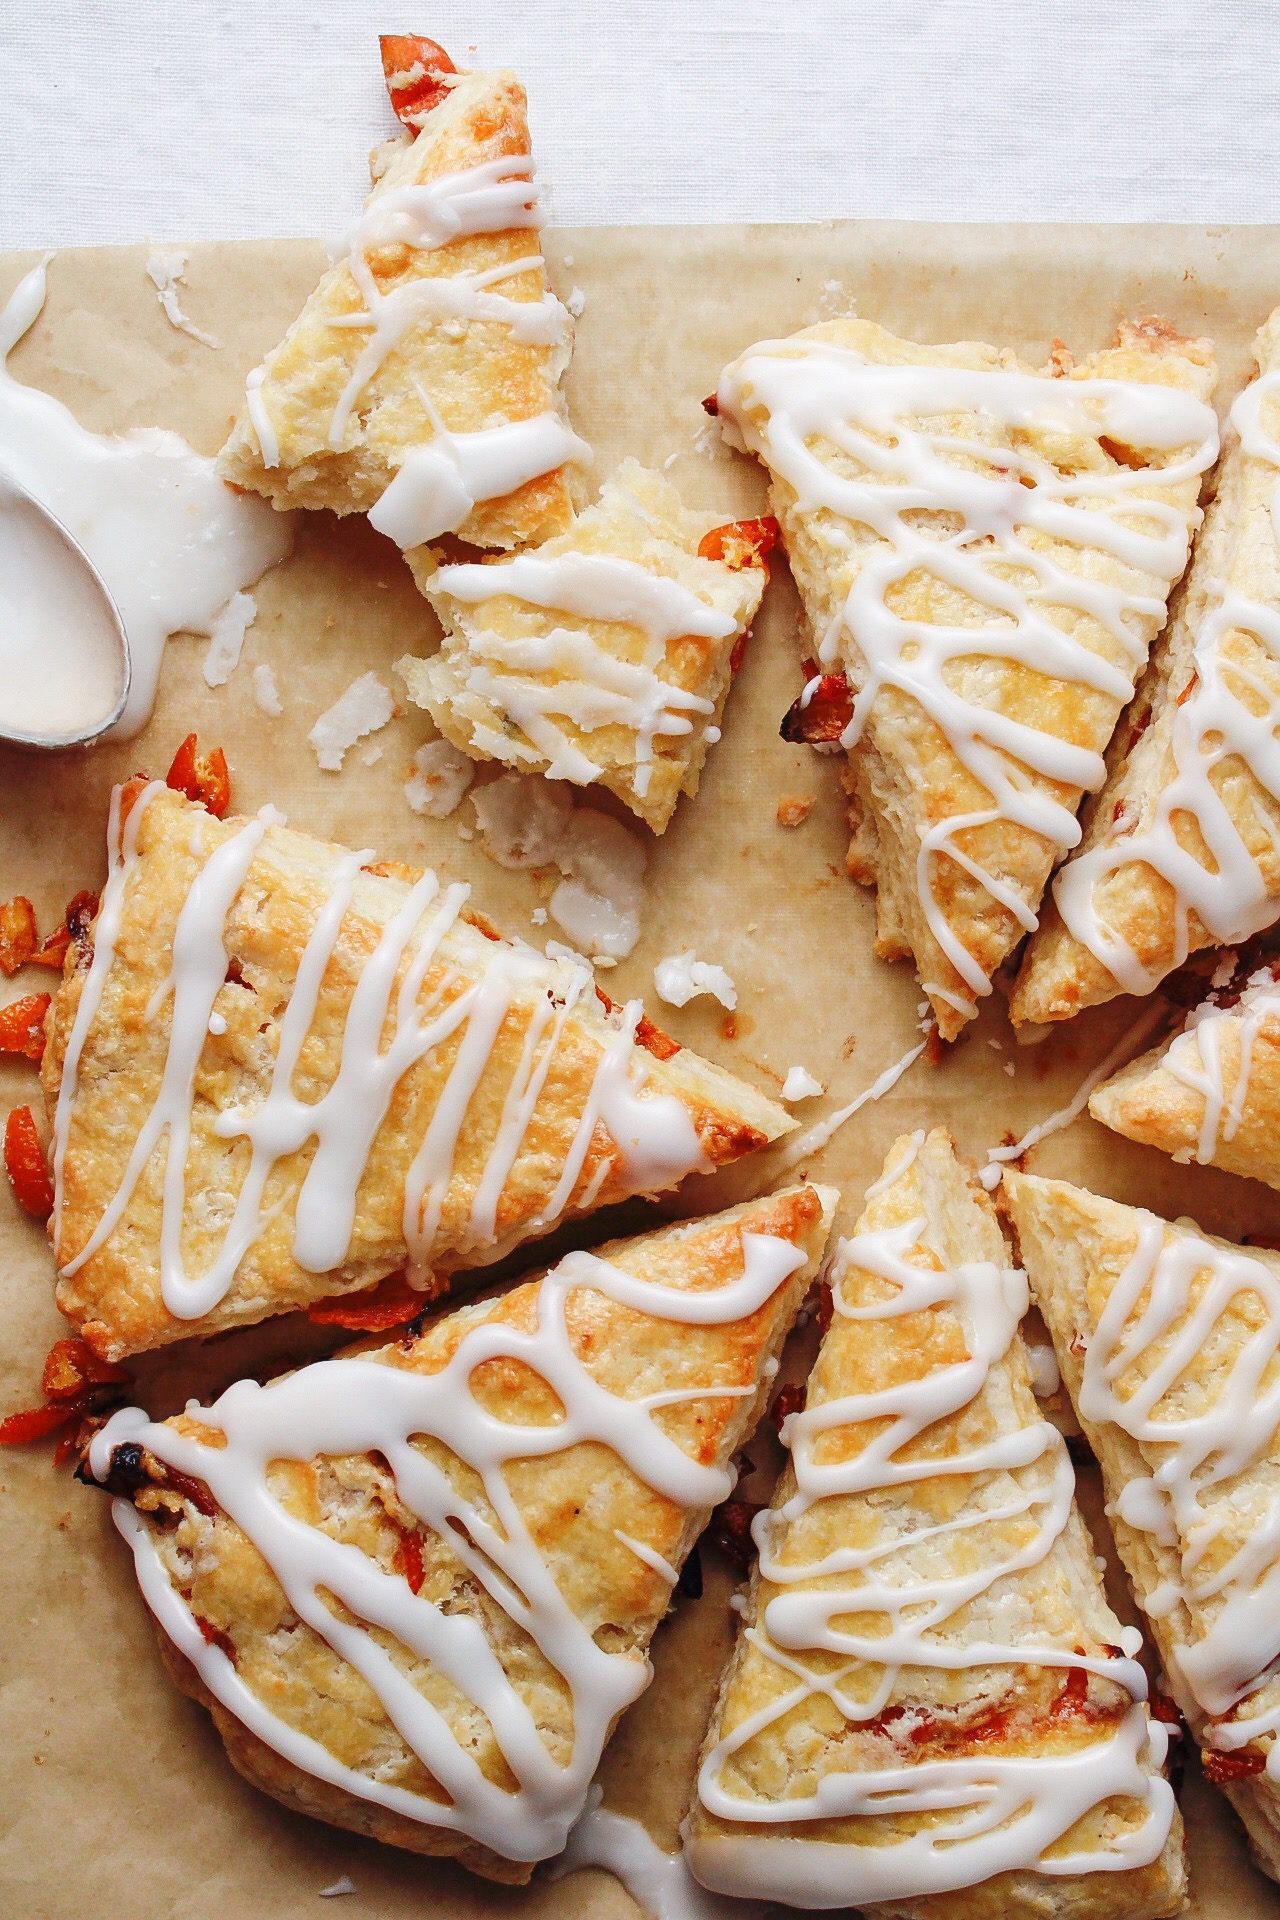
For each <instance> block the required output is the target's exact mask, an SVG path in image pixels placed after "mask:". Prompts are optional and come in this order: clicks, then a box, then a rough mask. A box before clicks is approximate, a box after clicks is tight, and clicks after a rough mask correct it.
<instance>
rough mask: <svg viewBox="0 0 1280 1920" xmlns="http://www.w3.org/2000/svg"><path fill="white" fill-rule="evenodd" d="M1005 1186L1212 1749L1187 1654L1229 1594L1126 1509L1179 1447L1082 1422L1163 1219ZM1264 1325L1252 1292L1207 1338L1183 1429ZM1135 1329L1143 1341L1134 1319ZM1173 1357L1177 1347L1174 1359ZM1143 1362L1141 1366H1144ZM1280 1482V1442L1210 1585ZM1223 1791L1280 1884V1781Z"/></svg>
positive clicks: (1187, 1226) (1191, 1720)
mask: <svg viewBox="0 0 1280 1920" xmlns="http://www.w3.org/2000/svg"><path fill="white" fill-rule="evenodd" d="M1003 1185H1004V1192H1005V1194H1006V1196H1007V1201H1008V1209H1009V1213H1010V1216H1011V1219H1012V1222H1013V1226H1014V1228H1015V1231H1016V1234H1017V1240H1018V1247H1019V1252H1020V1257H1021V1259H1022V1262H1023V1265H1024V1266H1025V1268H1026V1270H1027V1277H1028V1279H1029V1280H1030V1282H1031V1287H1032V1291H1033V1294H1034V1296H1035V1300H1036V1304H1037V1306H1038V1307H1039V1308H1040V1311H1041V1313H1042V1314H1043V1315H1044V1319H1045V1323H1046V1325H1047V1326H1048V1328H1049V1332H1050V1334H1051V1335H1052V1338H1053V1344H1054V1349H1055V1351H1056V1353H1057V1356H1058V1365H1059V1367H1060V1368H1061V1371H1062V1378H1063V1380H1064V1382H1065V1383H1066V1386H1067V1388H1068V1391H1069V1392H1070V1394H1071V1400H1072V1404H1073V1406H1074V1407H1075V1409H1076V1414H1077V1417H1078V1418H1079V1420H1080V1425H1081V1428H1082V1429H1083V1431H1084V1434H1085V1437H1086V1439H1087V1440H1088V1442H1089V1445H1090V1447H1091V1448H1092V1450H1093V1452H1094V1454H1095V1455H1096V1457H1097V1460H1098V1464H1099V1466H1100V1467H1101V1469H1102V1478H1103V1484H1104V1486H1105V1488H1106V1493H1107V1500H1108V1508H1107V1512H1108V1518H1109V1519H1110V1522H1111V1530H1112V1533H1113V1535H1114V1536H1115V1543H1116V1548H1117V1551H1118V1552H1119V1555H1120V1559H1121V1561H1122V1562H1123V1564H1124V1568H1125V1571H1126V1572H1127V1574H1128V1576H1129V1580H1130V1583H1131V1585H1132V1587H1133V1591H1134V1596H1135V1598H1136V1599H1137V1602H1138V1604H1139V1606H1140V1607H1141V1608H1142V1609H1143V1612H1144V1613H1145V1614H1146V1616H1147V1622H1148V1625H1149V1628H1150V1631H1151V1634H1152V1636H1153V1638H1154V1640H1155V1642H1156V1645H1157V1647H1158V1648H1159V1650H1160V1655H1161V1658H1162V1660H1163V1662H1164V1666H1165V1670H1166V1673H1167V1675H1168V1679H1169V1684H1170V1687H1171V1688H1172V1690H1173V1692H1174V1694H1175V1697H1176V1698H1177V1702H1178V1706H1179V1708H1180V1709H1181V1711H1182V1713H1183V1716H1184V1717H1185V1719H1186V1720H1187V1722H1188V1725H1189V1726H1190V1728H1191V1731H1192V1733H1193V1734H1194V1735H1195V1736H1196V1738H1197V1739H1200V1740H1203V1734H1204V1729H1205V1724H1206V1717H1205V1714H1204V1711H1203V1710H1202V1709H1201V1708H1200V1707H1199V1705H1198V1704H1197V1702H1196V1700H1195V1698H1194V1696H1193V1695H1192V1694H1191V1692H1190V1691H1189V1689H1188V1688H1187V1686H1185V1685H1184V1684H1182V1682H1181V1681H1180V1677H1179V1673H1180V1669H1179V1653H1180V1651H1181V1650H1183V1649H1185V1648H1188V1647H1190V1646H1192V1645H1194V1643H1195V1642H1196V1641H1198V1640H1200V1639H1201V1638H1203V1636H1204V1635H1205V1633H1206V1631H1207V1627H1208V1624H1209V1622H1210V1621H1211V1619H1212V1618H1213V1616H1214V1614H1215V1613H1216V1610H1217V1606H1218V1605H1219V1604H1221V1595H1219V1596H1218V1598H1217V1600H1216V1601H1211V1602H1210V1603H1209V1607H1208V1610H1206V1608H1205V1605H1204V1604H1203V1603H1201V1602H1199V1601H1197V1600H1196V1599H1195V1598H1194V1597H1193V1596H1190V1595H1188V1594H1187V1593H1186V1591H1185V1588H1184V1587H1183V1585H1182V1577H1183V1567H1184V1554H1186V1555H1188V1562H1189V1563H1191V1564H1194V1562H1193V1561H1192V1560H1191V1550H1190V1549H1189V1548H1188V1544H1187V1543H1186V1542H1185V1541H1171V1542H1168V1543H1166V1542H1165V1541H1163V1540H1161V1539H1160V1538H1158V1537H1157V1535H1156V1534H1155V1533H1152V1532H1149V1531H1147V1530H1146V1529H1145V1528H1143V1529H1139V1528H1137V1527H1135V1526H1132V1525H1130V1524H1129V1523H1128V1522H1127V1521H1126V1520H1125V1518H1124V1517H1123V1515H1122V1514H1121V1513H1119V1512H1117V1511H1116V1510H1115V1508H1116V1502H1117V1501H1118V1500H1119V1499H1120V1497H1121V1495H1122V1493H1123V1491H1124V1490H1125V1489H1126V1488H1127V1487H1129V1486H1131V1485H1132V1484H1133V1483H1135V1482H1142V1481H1146V1480H1149V1479H1150V1477H1151V1475H1152V1474H1153V1472H1155V1470H1156V1469H1157V1468H1158V1467H1159V1465H1160V1462H1161V1456H1162V1455H1163V1454H1165V1453H1167V1452H1168V1449H1167V1448H1161V1447H1156V1446H1154V1445H1151V1446H1148V1445H1146V1444H1144V1443H1142V1442H1139V1441H1138V1440H1136V1439H1135V1438H1134V1437H1133V1436H1132V1435H1131V1434H1129V1433H1127V1432H1126V1431H1125V1430H1124V1428H1122V1427H1120V1426H1119V1425H1117V1424H1115V1423H1114V1422H1112V1421H1107V1422H1106V1423H1105V1424H1102V1425H1099V1424H1098V1423H1097V1422H1096V1421H1092V1420H1088V1419H1086V1418H1085V1417H1084V1415H1083V1414H1082V1413H1081V1412H1080V1387H1081V1382H1082V1380H1083V1378H1084V1357H1085V1352H1086V1350H1087V1347H1088V1344H1089V1342H1090V1341H1091V1339H1092V1338H1093V1337H1094V1336H1095V1334H1096V1332H1097V1327H1098V1320H1099V1316H1100V1315H1101V1314H1102V1312H1103V1310H1104V1309H1105V1307H1106V1305H1107V1303H1108V1301H1109V1299H1110V1298H1111V1293H1112V1289H1113V1288H1114V1286H1115V1284H1116V1282H1117V1280H1118V1278H1119V1276H1120V1275H1121V1273H1122V1272H1123V1271H1124V1268H1125V1266H1126V1265H1127V1263H1128V1261H1129V1260H1130V1259H1131V1257H1132V1256H1133V1254H1134V1251H1135V1249H1136V1247H1137V1244H1138V1235H1139V1232H1140V1231H1141V1230H1142V1229H1143V1228H1144V1227H1146V1226H1149V1224H1150V1222H1151V1221H1152V1219H1153V1216H1152V1215H1150V1214H1147V1213H1144V1212H1141V1211H1140V1210H1139V1209H1137V1208H1135V1207H1126V1206H1122V1205H1120V1204H1119V1202H1117V1201H1114V1200H1106V1199H1103V1198H1101V1197H1100V1196H1099V1195H1097V1194H1093V1193H1087V1192H1085V1191H1084V1190H1083V1189H1082V1188H1080V1187H1073V1186H1070V1185H1069V1184H1068V1183H1067V1182H1066V1181H1062V1180H1044V1179H1041V1178H1039V1177H1037V1176H1035V1175H1032V1174H1022V1173H1014V1172H1012V1171H1007V1172H1006V1173H1005V1176H1004V1183H1003ZM1192 1236H1193V1237H1194V1238H1195V1239H1197V1240H1199V1241H1202V1242H1204V1243H1206V1244H1207V1245H1208V1246H1209V1247H1210V1248H1223V1249H1225V1250H1227V1251H1229V1252H1232V1253H1240V1252H1241V1251H1242V1250H1241V1249H1240V1248H1238V1247H1233V1246H1232V1245H1231V1243H1230V1242H1229V1241H1226V1240H1219V1239H1217V1238H1216V1237H1215V1236H1214V1235H1212V1234H1205V1233H1201V1232H1200V1230H1199V1228H1198V1227H1196V1226H1195V1225H1194V1223H1193V1222H1191V1221H1183V1222H1178V1223H1176V1224H1168V1225H1165V1228H1164V1242H1163V1244H1164V1245H1165V1246H1168V1245H1170V1244H1171V1243H1172V1242H1175V1241H1177V1240H1179V1239H1185V1238H1188V1237H1192ZM1244 1251H1246V1252H1247V1255H1248V1258H1249V1259H1250V1260H1255V1261H1257V1262H1259V1263H1260V1264H1261V1265H1262V1266H1264V1267H1265V1268H1267V1269H1268V1270H1269V1271H1270V1272H1271V1273H1272V1274H1273V1275H1275V1276H1276V1277H1277V1278H1280V1255H1278V1254H1275V1253H1272V1252H1269V1251H1267V1250H1266V1249H1264V1248H1261V1247H1256V1248H1255V1247H1250V1248H1248V1249H1246V1250H1244ZM1205 1271H1206V1273H1207V1271H1208V1270H1207V1269H1206V1270H1205ZM1264 1317H1265V1309H1264V1307H1263V1304H1262V1302H1261V1300H1259V1299H1258V1298H1257V1297H1256V1296H1251V1295H1249V1294H1248V1293H1240V1294H1236V1295H1235V1296H1234V1298H1233V1299H1232V1301H1231V1302H1230V1304H1229V1305H1228V1306H1227V1307H1226V1309H1225V1310H1224V1311H1223V1312H1221V1313H1220V1314H1219V1315H1218V1316H1217V1317H1216V1319H1215V1321H1214V1324H1213V1325H1212V1327H1211V1328H1209V1329H1208V1330H1207V1331H1206V1332H1205V1334H1204V1337H1203V1340H1202V1341H1201V1343H1200V1346H1199V1348H1198V1351H1197V1354H1196V1356H1195V1357H1194V1358H1193V1359H1192V1360H1191V1361H1190V1363H1189V1364H1188V1365H1187V1366H1186V1367H1185V1368H1183V1369H1182V1371H1181V1372H1180V1374H1179V1375H1178V1376H1177V1377H1176V1378H1175V1379H1174V1380H1173V1381H1172V1383H1171V1386H1170V1390H1169V1392H1168V1394H1167V1395H1165V1396H1164V1403H1165V1405H1166V1406H1167V1408H1168V1412H1169V1419H1170V1420H1171V1421H1172V1422H1175V1423H1176V1421H1177V1420H1178V1419H1179V1418H1188V1417H1194V1416H1195V1415H1196V1414H1197V1413H1198V1412H1200V1411H1201V1410H1203V1409H1205V1408H1207V1407H1208V1406H1210V1405H1211V1404H1212V1402H1213V1400H1214V1398H1215V1393H1216V1385H1215V1383H1216V1380H1217V1379H1218V1378H1219V1377H1220V1373H1222V1372H1225V1371H1226V1369H1227V1368H1229V1367H1230V1365H1231V1364H1232V1362H1233V1361H1234V1360H1235V1359H1237V1358H1238V1357H1239V1355H1240V1352H1241V1350H1242V1349H1243V1348H1244V1347H1245V1345H1246V1343H1248V1342H1249V1341H1250V1340H1251V1339H1254V1338H1256V1336H1257V1333H1258V1330H1259V1327H1260V1326H1261V1325H1262V1323H1263V1319H1264ZM1125 1325H1126V1328H1127V1329H1128V1331H1129V1333H1130V1335H1131V1334H1132V1331H1133V1329H1134V1325H1135V1323H1134V1321H1133V1319H1132V1318H1131V1319H1130V1320H1128V1321H1127V1322H1126V1323H1125ZM1167 1350H1168V1349H1167V1343H1165V1344H1164V1345H1163V1347H1162V1353H1167ZM1142 1364H1143V1363H1142V1362H1139V1368H1141V1367H1142ZM1126 1372H1127V1373H1128V1376H1129V1379H1130V1381H1134V1380H1135V1379H1136V1378H1138V1377H1140V1373H1135V1371H1134V1370H1133V1369H1126ZM1184 1410H1185V1411H1184ZM1278 1476H1280V1444H1276V1443H1273V1445H1272V1448H1271V1450H1270V1453H1269V1455H1268V1456H1267V1457H1265V1458H1263V1459H1262V1460H1260V1461H1258V1462H1256V1463H1255V1464H1254V1465H1253V1466H1251V1467H1248V1468H1246V1469H1245V1471H1244V1472H1243V1473H1240V1474H1236V1475H1233V1476H1231V1478H1230V1479H1229V1480H1227V1481H1225V1482H1223V1483H1222V1485H1221V1487H1220V1489H1219V1491H1218V1496H1217V1498H1216V1499H1215V1501H1214V1504H1213V1508H1212V1512H1213V1519H1214V1522H1215V1523H1216V1524H1217V1525H1218V1526H1219V1528H1220V1529H1221V1530H1220V1531H1219V1533H1218V1534H1217V1536H1216V1537H1215V1538H1214V1540H1213V1541H1212V1544H1211V1545H1210V1546H1209V1547H1207V1549H1206V1550H1205V1557H1204V1559H1203V1561H1202V1562H1200V1563H1199V1569H1200V1572H1201V1574H1202V1575H1204V1576H1208V1575H1209V1574H1211V1573H1212V1571H1213V1569H1214V1568H1220V1567H1225V1566H1226V1565H1227V1563H1228V1562H1229V1561H1230V1559H1231V1558H1232V1557H1233V1555H1234V1554H1236V1553H1238V1552H1241V1551H1242V1550H1245V1549H1246V1548H1247V1546H1248V1543H1249V1542H1250V1540H1251V1539H1256V1538H1258V1537H1259V1536H1260V1535H1265V1533H1266V1530H1267V1529H1268V1528H1269V1527H1272V1526H1273V1524H1274V1523H1273V1521H1272V1519H1271V1514H1272V1512H1273V1501H1274V1488H1275V1485H1276V1482H1277V1477H1278ZM1161 1588H1163V1589H1164V1592H1165V1594H1166V1595H1167V1594H1168V1593H1169V1592H1170V1591H1173V1592H1175V1593H1176V1594H1177V1595H1178V1597H1177V1598H1176V1599H1175V1601H1174V1603H1173V1604H1172V1605H1171V1606H1166V1605H1165V1604H1164V1603H1163V1602H1161V1603H1160V1604H1158V1605H1157V1606H1156V1607H1155V1609H1154V1610H1152V1609H1150V1608H1149V1606H1148V1603H1149V1601H1150V1600H1151V1599H1152V1597H1153V1596H1154V1595H1156V1594H1157V1590H1158V1589H1161ZM1278 1704H1280V1679H1272V1680H1270V1681H1269V1682H1267V1683H1266V1684H1265V1685H1263V1686H1262V1687H1260V1688H1258V1689H1257V1690H1256V1691H1255V1692H1254V1693H1252V1694H1251V1695H1249V1697H1248V1711H1249V1713H1250V1714H1253V1713H1255V1712H1256V1713H1259V1714H1265V1713H1268V1712H1274V1710H1275V1709H1276V1707H1277V1705H1278ZM1256 1744H1257V1745H1258V1746H1259V1747H1260V1748H1261V1749H1263V1750H1264V1751H1269V1750H1270V1748H1271V1747H1272V1745H1273V1744H1274V1737H1273V1736H1272V1735H1269V1734H1264V1735H1262V1736H1261V1737H1260V1738H1259V1739H1258V1741H1257V1742H1256ZM1219 1758H1222V1756H1219ZM1210 1764H1211V1765H1212V1762H1211V1763H1210ZM1218 1784H1219V1785H1220V1787H1221V1790H1222V1792H1224V1793H1225V1794H1226V1796H1227V1798H1228V1799H1229V1800H1230V1801H1231V1803H1232V1805H1233V1806H1234V1807H1235V1809H1236V1812H1237V1813H1238V1814H1239V1815H1240V1818H1241V1820H1242V1821H1243V1822H1244V1826H1245V1829H1246V1832H1247V1834H1248V1837H1249V1841H1250V1844H1251V1846H1252V1848H1253V1851H1254V1853H1255V1854H1256V1856H1257V1859H1258V1863H1259V1865H1260V1866H1261V1867H1262V1869H1263V1871H1264V1872H1265V1873H1268V1874H1269V1875H1270V1876H1271V1878H1272V1879H1273V1880H1274V1879H1280V1791H1278V1790H1277V1788H1276V1785H1275V1783H1274V1782H1273V1781H1272V1780H1271V1778H1270V1776H1269V1775H1268V1774H1267V1773H1265V1772H1259V1773H1255V1774H1254V1775H1252V1776H1251V1777H1248V1778H1245V1779H1238V1780H1234V1781H1232V1780H1225V1781H1224V1780H1219V1782H1218Z"/></svg>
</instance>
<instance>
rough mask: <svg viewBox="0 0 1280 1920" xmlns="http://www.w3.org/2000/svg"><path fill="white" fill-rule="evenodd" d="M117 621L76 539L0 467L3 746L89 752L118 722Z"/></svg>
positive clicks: (123, 665) (120, 628)
mask: <svg viewBox="0 0 1280 1920" xmlns="http://www.w3.org/2000/svg"><path fill="white" fill-rule="evenodd" d="M130 677H131V663H130V656H129V638H128V635H127V634H126V632H125V628H124V622H123V620H122V619H121V617H120V609H119V608H118V607H117V605H116V603H115V600H114V599H113V597H112V595H111V593H110V591H109V589H108V588H107V586H106V584H105V582H104V581H103V579H102V576H101V574H100V573H99V572H98V570H97V568H96V567H95V566H94V564H93V562H92V560H90V558H89V556H88V554H87V553H86V552H85V550H84V548H83V547H82V546H81V545H80V543H79V541H78V540H77V539H76V538H75V536H74V534H72V533H71V532H70V530H69V529H68V528H67V527H65V526H64V525H63V524H62V522H61V520H59V519H58V518H57V517H56V515H54V514H52V513H50V511H49V509H48V508H47V507H46V506H45V505H44V504H43V503H42V502H41V501H40V500H38V499H36V497H35V495H34V494H32V493H29V492H28V491H27V489H26V488H25V487H24V486H22V485H21V484H20V483H19V482H18V481H17V480H15V479H14V477H13V475H12V474H10V473H8V472H6V471H4V470H3V469H2V468H0V742H2V743H7V744H9V745H12V746H19V747H28V748H32V749H36V750H41V751H45V752H57V751H64V750H65V749H67V748H68V747H83V746H89V745H90V744H91V743H92V742H93V741H95V740H99V739H101V737H102V735H103V734H104V733H106V732H108V731H109V729H110V728H112V727H113V726H114V725H115V724H116V722H117V721H118V720H119V718H120V716H121V714H122V713H123V712H124V709H125V703H126V701H127V700H128V698H129V682H130Z"/></svg>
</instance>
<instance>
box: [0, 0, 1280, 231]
mask: <svg viewBox="0 0 1280 1920" xmlns="http://www.w3.org/2000/svg"><path fill="white" fill-rule="evenodd" d="M1278 25H1280V6H1278V5H1277V4H1276V0H1213V3H1212V4H1206V0H1145V3H1144V4H1138V3H1137V0H1056V4H1054V5H1047V4H1044V0H945V3H944V0H843V4H842V0H683V3H681V0H676V3H675V4H667V5H662V4H660V3H659V0H542V3H541V4H539V0H532V4H525V5H516V4H514V0H466V4H461V3H460V0H431V3H430V4H429V5H420V6H417V7H413V8H406V7H405V6H404V5H403V0H400V3H399V4H397V5H395V6H390V7H388V6H386V5H383V6H371V5H370V4H369V0H253V3H252V4H245V0H241V4H240V5H236V4H234V3H233V0H177V3H176V4H175V0H94V4H91V5H90V6H88V7H86V6H84V5H83V4H77V0H41V4H33V3H32V0H27V4H25V5H24V4H22V0H8V4H7V5H6V6H3V7H0V101H2V102H3V111H2V112H0V245H4V246H8V247H18V246H45V245H73V244H74V245H80V246H84V245H91V244H95V243H99V242H104V243H106V242H114V241H135V240H144V239H154V240H160V241H175V240H176V241H186V240H213V239H246V238H258V237H262V238H269V237H273V236H276V235H281V234H313V233H319V234H324V235H329V234H333V233H337V232H340V231H341V230H342V228H343V227H344V226H345V224H346V222H347V221H348V220H349V218H350V213H351V207H352V196H353V190H354V187H355V186H356V185H358V184H360V183H361V182H362V180H363V167H364V158H365V154H366V152H367V150H368V148H369V146H370V145H371V144H372V142H373V141H374V140H376V139H379V138H381V137H382V136H383V135H384V134H385V133H386V132H387V131H388V130H389V128H390V125H391V120H390V115H389V111H388V108H387V104H386V99H385V96H384V94H383V90H382V80H381V73H380V70H379V66H378V60H377V49H376V45H375V44H374V42H375V36H376V34H377V32H378V30H379V28H387V29H406V28H418V29H420V30H421V31H423V32H426V33H430V34H432V35H433V36H434V37H435V38H436V39H437V40H439V41H440V42H441V44H442V45H443V46H445V47H446V48H448V49H449V50H450V52H451V53H452V54H453V56H454V58H455V59H456V60H457V62H458V64H459V65H460V66H464V65H471V64H479V65H493V66H511V67H514V68H515V69H516V71H517V72H518V73H519V74H520V75H521V77H522V78H523V80H524V81H525V83H526V85H527V87H528V91H529V97H530V103H531V109H532V118H533V127H534V140H535V145H536V150H537V154H538V159H539V164H540V167H541V171H542V173H543V176H544V179H545V180H546V181H547V182H548V184H549V187H550V208H551V214H552V217H553V219H554V220H555V222H556V223H557V224H559V225H565V226H568V225H574V226H579V225H613V224H621V223H627V222H644V223H659V224H674V223H690V222H703V221H729V220H734V221H736V220H807V219H822V218H828V217H838V218H869V217H884V218H908V219H929V220H1055V219H1056V220H1142V221H1149V220H1186V221H1194V222H1197V223H1200V224H1213V223H1216V222H1219V221H1221V222H1228V221H1230V222H1242V221H1261V220H1268V219H1275V218H1276V217H1277V214H1278V212H1280V163H1278V161H1277V154H1278V153H1280V67H1278V66H1277V63H1276V61H1275V58H1274V46H1275V37H1276V29H1277V26H1278Z"/></svg>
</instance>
